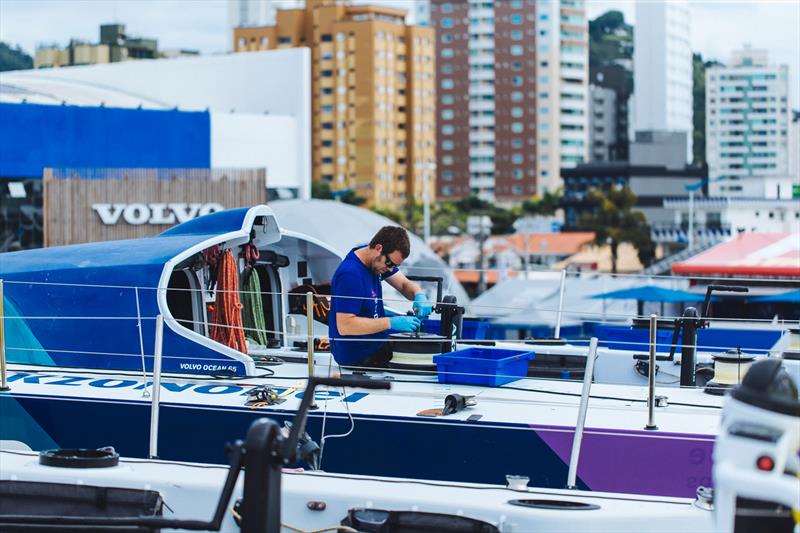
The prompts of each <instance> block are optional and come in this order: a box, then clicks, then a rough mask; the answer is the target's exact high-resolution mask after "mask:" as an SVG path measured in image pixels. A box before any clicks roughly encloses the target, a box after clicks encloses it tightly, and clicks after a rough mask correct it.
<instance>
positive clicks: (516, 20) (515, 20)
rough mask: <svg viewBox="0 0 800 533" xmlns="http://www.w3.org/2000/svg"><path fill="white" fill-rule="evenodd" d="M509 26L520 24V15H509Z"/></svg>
mask: <svg viewBox="0 0 800 533" xmlns="http://www.w3.org/2000/svg"><path fill="white" fill-rule="evenodd" d="M511 24H514V25H515V26H519V25H520V24H522V15H511Z"/></svg>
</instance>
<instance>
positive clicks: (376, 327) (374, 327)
mask: <svg viewBox="0 0 800 533" xmlns="http://www.w3.org/2000/svg"><path fill="white" fill-rule="evenodd" d="M392 277H394V276H392ZM336 327H337V328H338V329H339V333H341V334H342V335H345V336H347V335H370V334H372V333H380V332H381V331H386V330H387V329H389V328H390V322H389V319H388V318H386V317H384V318H366V317H363V316H356V315H354V314H353V313H336Z"/></svg>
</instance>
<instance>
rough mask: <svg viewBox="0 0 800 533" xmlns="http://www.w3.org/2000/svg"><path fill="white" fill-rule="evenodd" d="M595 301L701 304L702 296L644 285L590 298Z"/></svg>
mask: <svg viewBox="0 0 800 533" xmlns="http://www.w3.org/2000/svg"><path fill="white" fill-rule="evenodd" d="M589 298H593V299H596V300H599V299H605V300H639V301H643V302H702V301H703V299H704V296H703V295H702V294H695V293H693V292H688V291H678V290H674V289H665V288H664V287H658V286H656V285H645V286H643V287H634V288H632V289H620V290H616V291H611V292H604V293H601V294H595V295H592V296H590V297H589Z"/></svg>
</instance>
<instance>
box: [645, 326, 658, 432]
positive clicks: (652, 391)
mask: <svg viewBox="0 0 800 533" xmlns="http://www.w3.org/2000/svg"><path fill="white" fill-rule="evenodd" d="M657 325H658V315H655V314H653V315H650V359H649V361H650V362H649V367H648V369H647V425H646V426H645V427H644V429H648V430H654V429H658V426H657V425H656V414H655V406H656V404H655V398H656V331H657Z"/></svg>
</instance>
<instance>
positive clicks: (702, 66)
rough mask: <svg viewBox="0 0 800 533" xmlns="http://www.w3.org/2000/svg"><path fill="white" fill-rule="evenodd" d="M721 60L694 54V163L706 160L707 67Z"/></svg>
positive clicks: (697, 163) (701, 162) (703, 162)
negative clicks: (707, 59)
mask: <svg viewBox="0 0 800 533" xmlns="http://www.w3.org/2000/svg"><path fill="white" fill-rule="evenodd" d="M719 64H720V63H719V61H716V60H713V59H712V60H711V61H703V56H702V54H697V53H695V54H692V98H693V99H694V101H693V103H692V126H693V128H692V129H693V131H692V163H693V164H695V165H702V164H705V162H706V69H707V68H708V67H711V66H714V65H719Z"/></svg>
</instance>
